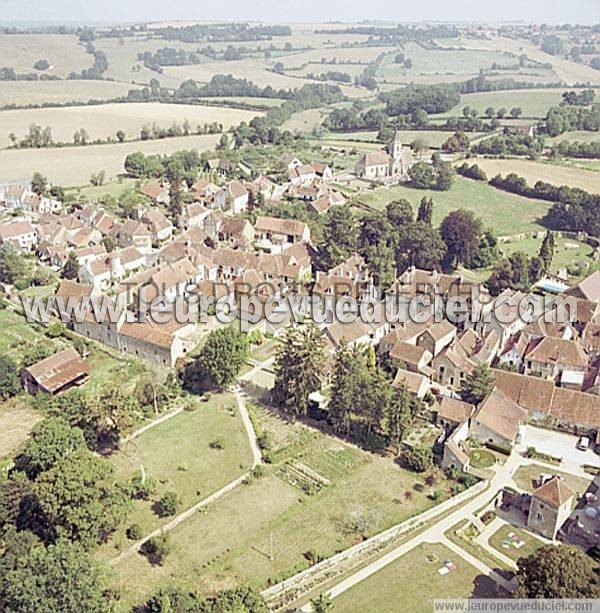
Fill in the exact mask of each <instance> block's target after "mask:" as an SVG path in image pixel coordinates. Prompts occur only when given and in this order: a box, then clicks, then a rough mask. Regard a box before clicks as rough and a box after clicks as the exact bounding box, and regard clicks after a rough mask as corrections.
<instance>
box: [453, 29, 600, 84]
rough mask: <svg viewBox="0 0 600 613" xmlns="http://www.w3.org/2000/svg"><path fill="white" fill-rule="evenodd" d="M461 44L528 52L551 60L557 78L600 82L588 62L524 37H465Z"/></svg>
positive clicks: (487, 48) (522, 52)
mask: <svg viewBox="0 0 600 613" xmlns="http://www.w3.org/2000/svg"><path fill="white" fill-rule="evenodd" d="M461 44H462V45H463V46H465V47H468V48H469V49H477V50H480V51H483V50H484V51H496V52H498V51H500V52H502V51H509V52H511V53H514V54H515V55H516V56H519V55H521V54H526V55H527V57H529V58H530V59H532V60H535V61H537V62H541V63H542V64H545V63H547V62H549V63H550V64H552V68H553V70H554V72H555V73H556V76H557V79H556V80H560V81H564V82H565V83H566V84H567V85H574V84H575V83H590V84H592V85H598V84H600V72H599V71H597V70H594V69H593V68H591V67H590V66H587V65H586V64H577V63H575V62H571V61H570V60H567V59H564V58H563V57H560V56H556V55H549V54H547V53H545V52H544V51H542V50H541V49H540V48H539V47H536V46H535V45H534V44H532V43H530V42H528V41H526V40H523V39H521V38H520V39H518V40H516V39H512V38H506V37H503V36H492V37H489V38H488V39H463V40H461Z"/></svg>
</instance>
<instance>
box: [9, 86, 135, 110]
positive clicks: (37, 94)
mask: <svg viewBox="0 0 600 613" xmlns="http://www.w3.org/2000/svg"><path fill="white" fill-rule="evenodd" d="M130 89H136V87H135V86H133V85H130V84H127V83H116V82H114V81H87V80H86V81H3V82H2V87H0V107H4V106H6V105H8V104H15V105H17V106H25V105H30V104H31V105H44V104H64V103H65V102H87V101H88V100H111V99H114V98H120V97H121V96H125V95H127V92H128V91H129V90H130Z"/></svg>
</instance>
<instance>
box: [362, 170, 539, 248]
mask: <svg viewBox="0 0 600 613" xmlns="http://www.w3.org/2000/svg"><path fill="white" fill-rule="evenodd" d="M424 196H426V197H428V198H432V199H433V221H434V224H436V225H437V224H439V223H440V222H441V221H442V219H443V218H444V217H445V216H446V215H447V214H448V213H450V211H454V210H456V209H458V208H465V209H468V210H470V211H473V213H475V215H476V216H477V217H481V219H482V221H483V223H484V225H485V226H486V227H488V228H491V229H492V230H493V231H494V232H495V233H496V234H498V235H500V236H502V235H508V234H517V233H519V232H531V231H534V230H543V229H544V228H543V227H542V225H541V223H540V222H541V219H542V217H543V216H544V215H545V214H546V211H547V210H548V208H549V207H550V203H549V202H543V201H541V200H533V199H531V198H524V197H522V196H517V195H515V194H509V193H506V192H502V191H500V190H497V189H495V188H493V187H491V186H490V185H488V184H487V183H484V182H482V181H472V180H470V179H464V178H463V177H456V181H455V182H454V185H453V186H452V188H451V189H450V190H449V191H447V192H437V191H433V190H423V189H414V188H411V187H406V186H404V185H398V186H394V187H391V188H389V189H385V188H383V189H378V190H375V191H373V192H365V193H364V194H361V195H360V196H359V197H358V199H359V200H360V201H361V202H365V203H367V204H369V205H371V206H373V207H375V208H378V209H383V208H385V205H386V204H387V203H388V202H390V201H391V200H396V199H398V198H405V199H406V200H408V201H409V202H410V203H411V204H412V206H413V209H414V211H415V212H416V211H417V208H418V206H419V202H420V201H421V199H422V198H423V197H424Z"/></svg>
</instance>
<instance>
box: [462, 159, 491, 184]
mask: <svg viewBox="0 0 600 613" xmlns="http://www.w3.org/2000/svg"><path fill="white" fill-rule="evenodd" d="M456 172H457V173H458V174H459V175H460V176H461V177H467V179H474V180H475V181H487V174H486V173H485V170H483V168H481V167H480V166H479V165H478V164H471V165H470V166H469V164H468V163H467V162H463V163H462V164H461V165H460V166H457V167H456Z"/></svg>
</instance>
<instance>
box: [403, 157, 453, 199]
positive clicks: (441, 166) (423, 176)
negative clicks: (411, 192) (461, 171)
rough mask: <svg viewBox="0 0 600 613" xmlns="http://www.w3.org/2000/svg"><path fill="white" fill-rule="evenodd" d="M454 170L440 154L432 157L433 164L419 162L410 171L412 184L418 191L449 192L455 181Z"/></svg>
mask: <svg viewBox="0 0 600 613" xmlns="http://www.w3.org/2000/svg"><path fill="white" fill-rule="evenodd" d="M454 174H455V173H454V169H453V168H452V164H450V162H444V161H443V160H442V158H441V156H440V154H439V153H437V152H436V153H434V154H433V155H432V156H431V164H428V163H427V162H417V163H416V164H413V165H412V166H411V168H410V169H409V171H408V175H409V177H410V183H411V185H412V186H413V187H416V188H418V189H434V190H437V191H447V190H449V189H450V188H451V187H452V183H453V181H454Z"/></svg>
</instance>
